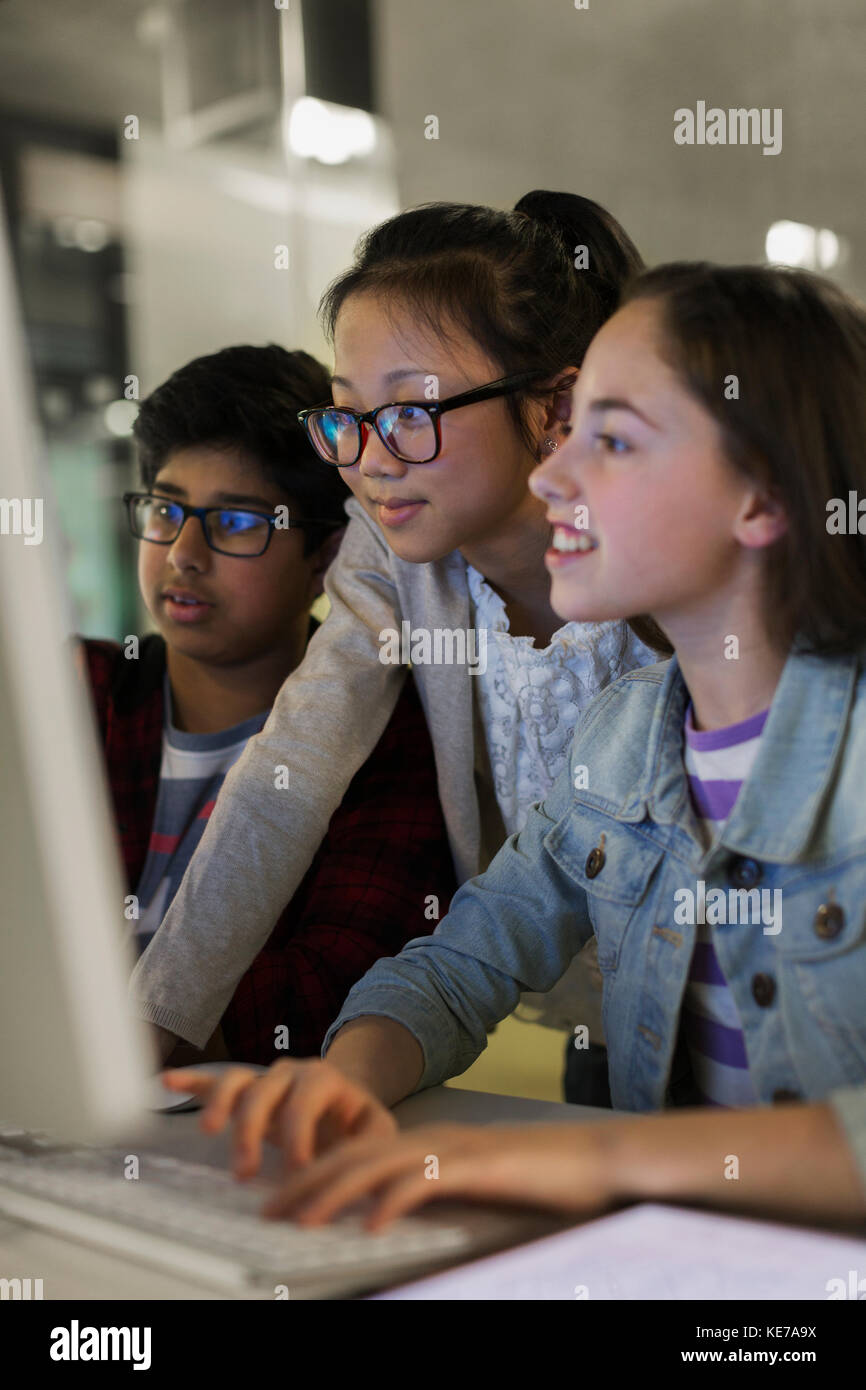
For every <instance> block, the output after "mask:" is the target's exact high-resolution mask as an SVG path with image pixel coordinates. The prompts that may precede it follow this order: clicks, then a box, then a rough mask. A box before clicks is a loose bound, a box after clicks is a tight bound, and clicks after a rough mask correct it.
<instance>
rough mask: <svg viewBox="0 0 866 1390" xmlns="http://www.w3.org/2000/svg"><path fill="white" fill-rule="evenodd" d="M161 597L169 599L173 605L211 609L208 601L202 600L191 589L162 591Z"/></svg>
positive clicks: (211, 605) (199, 595)
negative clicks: (182, 604)
mask: <svg viewBox="0 0 866 1390" xmlns="http://www.w3.org/2000/svg"><path fill="white" fill-rule="evenodd" d="M162 597H163V598H167V599H171V601H172V602H173V603H186V604H189V605H190V606H192V605H193V604H196V603H198V604H202V605H203V606H204V607H206V608H212V607H213V604H212V603H211V602H210V600H209V599H206V598H202V596H201V594H194V593H193V592H192V590H191V589H163V591H162Z"/></svg>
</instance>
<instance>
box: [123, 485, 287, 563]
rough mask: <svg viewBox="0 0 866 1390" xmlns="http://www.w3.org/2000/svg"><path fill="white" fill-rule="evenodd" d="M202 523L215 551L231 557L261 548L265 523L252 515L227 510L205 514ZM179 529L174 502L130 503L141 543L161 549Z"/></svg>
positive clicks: (179, 513)
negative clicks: (153, 543)
mask: <svg viewBox="0 0 866 1390" xmlns="http://www.w3.org/2000/svg"><path fill="white" fill-rule="evenodd" d="M205 520H206V523H207V528H208V538H209V540H210V542H211V544H212V545H213V546H216V547H217V548H218V549H219V550H223V551H227V552H228V553H229V554H232V555H257V554H259V553H260V552H261V551H262V550H263V549H264V547H265V544H266V542H267V536H268V530H269V527H268V523H267V521H266V520H265V518H264V517H262V516H258V515H256V513H255V512H244V511H238V510H236V509H234V508H231V507H227V508H225V509H224V510H219V511H211V512H208V515H207V517H206V518H205ZM182 525H183V512H182V510H181V508H180V507H178V506H177V505H176V504H175V503H174V502H168V501H166V500H165V499H164V498H161V497H139V498H136V499H135V501H134V502H133V526H134V530H135V534H136V535H137V536H139V537H140V538H141V539H142V540H145V541H156V542H157V543H158V544H160V545H165V544H167V543H170V542H171V541H173V540H176V539H177V537H178V535H179V534H180V529H181V526H182Z"/></svg>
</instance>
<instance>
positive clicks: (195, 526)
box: [168, 516, 211, 570]
mask: <svg viewBox="0 0 866 1390" xmlns="http://www.w3.org/2000/svg"><path fill="white" fill-rule="evenodd" d="M210 556H211V549H210V546H209V545H208V543H207V540H206V539H205V534H204V517H197V516H188V517H187V518H186V520H185V521H184V523H183V526H181V528H180V531H179V532H178V534H177V536H176V537H175V539H174V540H173V541H172V543H171V545H170V546H169V548H168V558H169V561H170V563H171V564H172V565H174V567H175V569H178V570H185V569H194V570H205V569H208V568H209V567H210Z"/></svg>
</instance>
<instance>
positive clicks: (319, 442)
mask: <svg viewBox="0 0 866 1390" xmlns="http://www.w3.org/2000/svg"><path fill="white" fill-rule="evenodd" d="M376 424H377V426H378V429H379V435H380V438H381V439H382V440H383V441H384V443H385V445H386V447H387V448H388V449H390V451H391V453H392V454H396V456H397V457H398V458H401V459H404V460H405V461H406V462H407V463H424V462H426V460H428V459H431V458H433V457H434V455H435V453H436V427H435V425H434V424H433V420H432V417H431V416H430V415H429V414H428V413H427V411H426V410H425V409H424V407H423V406H419V405H389V406H386V407H385V408H384V409H383V410H380V411H379V413H378V415H377V416H376ZM311 426H312V428H311V433H312V436H313V442H314V443H315V446H316V448H317V449H318V451H319V453H320V454H321V455H322V457H323V458H325V459H328V461H329V462H331V463H339V464H343V465H347V464H351V463H355V462H356V461H357V459H358V457H359V455H360V453H361V426H360V425H359V424H358V422H357V420H355V418H354V417H353V416H352V415H349V414H348V413H347V412H346V411H344V410H323V411H321V412H320V413H319V414H318V415H314V416H312V417H311Z"/></svg>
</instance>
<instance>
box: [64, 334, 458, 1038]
mask: <svg viewBox="0 0 866 1390" xmlns="http://www.w3.org/2000/svg"><path fill="white" fill-rule="evenodd" d="M328 390H329V384H328V377H327V374H326V373H325V371H324V369H323V368H322V367H321V366H320V365H319V363H317V362H316V361H315V360H314V359H313V358H312V357H310V356H309V355H308V354H306V353H303V352H294V353H289V352H286V351H285V350H284V349H282V348H280V347H277V346H275V345H271V346H269V347H264V348H255V347H234V348H227V349H225V350H223V351H222V352H219V353H216V354H214V355H212V356H209V357H203V358H198V359H196V360H195V361H193V362H191V363H189V364H188V365H187V366H185V367H183V368H181V369H180V370H179V371H177V372H175V373H174V374H173V376H171V377H170V378H169V379H168V381H166V382H165V383H163V385H162V386H160V387H158V388H157V390H155V391H154V392H153V393H152V395H151V396H150V397H148V399H147V400H145V401H144V402H143V404H142V407H141V410H140V413H139V416H138V419H137V421H136V424H135V431H134V433H135V436H136V440H137V443H138V446H139V463H140V471H141V487H140V489H138V490H137V491H134V492H130V493H127V494H126V495H125V497H124V504H125V506H126V508H127V515H128V520H129V525H130V529H131V531H132V534H133V535H134V536H135V537H136V538H137V539H138V541H139V542H140V544H139V558H138V577H139V585H140V588H141V593H142V597H143V600H144V603H145V605H146V607H147V609H148V612H149V613H150V616H151V618H152V620H153V622H154V624H155V626H156V628H157V629H158V632H157V633H151V634H149V635H147V636H145V637H143V638H141V639H140V641H139V642H138V644H137V651H136V645H135V644H134V643H130V642H129V641H127V642H125V643H124V645H123V646H120V645H119V644H117V643H114V642H105V641H97V640H92V639H85V640H84V642H83V643H82V648H83V651H82V655H83V657H84V658H85V665H86V671H87V675H88V677H89V681H90V685H91V688H92V692H93V697H94V701H95V705H96V711H97V717H98V722H99V729H100V734H101V737H102V742H103V746H104V749H105V756H106V763H107V770H108V776H109V783H110V788H111V795H112V799H113V804H114V810H115V814H116V818H117V825H118V832H119V836H120V844H121V851H122V855H123V862H124V867H125V870H126V878H127V882H128V891H129V894H130V895H131V906H130V907H128V909H127V912H128V915H130V916H131V919H132V920H131V923H130V926H131V928H132V930H133V931H134V935H135V938H136V944H137V948H138V950H139V952H141V951H143V950H145V949H146V948H147V946H148V944H149V942H150V941H151V940H152V939H153V937H154V935H155V934H156V932H157V929H158V927H159V924H160V922H161V920H162V917H163V916H164V914H165V912H166V911H167V909H168V907H169V904H170V903H171V901H172V899H173V897H174V894H175V892H176V891H177V888H178V887H179V885H180V882H181V879H182V878H183V875H184V872H185V870H186V866H187V864H188V863H189V861H190V859H191V858H192V855H193V853H194V851H195V849H196V846H197V845H198V843H199V840H200V839H201V836H202V834H203V832H204V828H205V825H206V824H207V820H208V817H209V815H210V812H211V810H212V808H213V805H214V803H215V801H216V797H217V795H218V793H219V790H220V787H221V786H222V783H223V780H224V778H225V776H226V774H227V772H228V771H229V769H230V768H231V767H232V765H233V764H234V763H235V762H236V760H237V759H238V758H239V757H240V754H241V753H242V751H243V749H244V747H245V745H246V742H247V740H248V739H249V738H251V737H253V736H254V735H256V734H258V733H259V732H260V731H261V730H262V729H263V728H264V727H265V725H266V721H267V719H268V715H269V713H270V708H271V705H272V704H273V702H274V699H275V697H276V695H277V692H278V691H279V689H280V687H281V685H282V684H283V682H284V680H285V679H286V677H287V676H288V675H290V673H291V672H292V671H294V669H295V668H296V667H297V666H298V665H299V664H300V662H301V660H302V657H303V655H304V651H305V648H306V644H307V641H308V639H309V637H310V636H311V635H312V632H313V631H314V630H315V628H316V626H317V624H316V622H315V620H314V619H312V618H311V617H310V605H311V604H312V603H313V601H314V600H315V599H316V597H317V596H318V595H319V594H320V593H321V592H322V578H323V575H324V572H325V570H326V569H327V567H328V565H329V563H330V561H331V560H332V559H333V557H334V555H335V554H336V551H337V549H338V546H339V541H340V538H341V536H342V531H343V528H344V527H345V525H346V517H345V515H344V512H343V501H344V499H345V497H346V496H347V495H348V493H347V490H346V487H345V484H344V483H343V481H342V478H341V477H340V475H339V474H338V473H337V471H336V470H332V469H328V468H325V467H323V466H322V463H321V462H320V461H319V460H318V459H317V458H316V457H315V454H314V453H313V451H312V450H311V449H310V447H309V444H308V443H307V440H306V438H305V436H304V432H303V429H302V428H301V426H300V424H299V422H298V419H297V414H298V411H299V409H300V408H301V407H302V406H304V405H305V404H306V403H307V402H309V401H310V400H317V399H319V398H321V397H322V395H323V394H325V393H326V392H327V391H328ZM297 737H298V740H299V742H301V743H302V742H303V730H298V731H297ZM273 756H274V777H275V786H277V787H279V785H280V781H279V779H280V777H281V776H282V775H284V771H285V770H284V769H283V770H282V771H281V764H282V759H281V757H280V749H279V747H276V746H275V747H274V750H273ZM407 766H410V767H411V774H412V775H411V779H407V778H406V768H407ZM309 776H310V778H311V779H315V777H316V776H317V768H316V767H315V766H311V767H310V768H309ZM256 872H257V868H256V866H255V865H253V864H251V865H250V869H249V883H248V891H249V895H250V900H251V903H253V902H254V901H255V893H256ZM453 888H454V881H453V868H452V862H451V855H450V851H449V848H448V842H447V837H446V833H445V827H444V822H443V819H442V813H441V810H440V807H439V803H438V799H437V791H436V773H435V767H434V763H433V755H432V749H431V747H430V740H429V735H428V733H427V728H426V723H425V720H424V716H423V713H422V710H421V706H420V703H419V701H418V697H417V694H416V692H415V689H414V686H413V685H412V683H411V681H409V682H408V683H407V686H406V689H405V692H404V695H403V696H402V697H401V699H400V702H399V704H398V706H397V708H396V710H395V712H394V715H393V717H392V719H391V720H390V723H389V724H388V726H387V728H386V729H385V732H384V734H383V736H382V738H381V740H380V742H379V744H378V746H377V748H376V749H375V751H374V752H373V754H372V756H371V757H370V758H369V759H368V761H367V762H366V763H365V764H364V765H363V766H362V767H361V769H360V771H359V772H358V773H357V774H356V776H355V778H354V779H353V781H352V783H351V785H350V787H349V790H348V792H347V794H346V796H345V798H344V800H343V803H342V805H341V806H340V807H339V808H338V810H337V811H336V812H335V814H334V816H333V818H332V820H331V823H330V826H329V828H328V830H327V834H326V835H325V838H324V840H323V842H322V844H321V846H320V848H319V850H318V853H317V854H316V856H315V858H314V859H313V862H312V864H311V865H310V867H309V870H308V872H307V875H306V877H305V879H304V880H303V882H302V883H301V885H300V887H299V889H298V890H297V892H296V893H295V895H294V897H293V899H292V901H291V902H290V903H289V904H288V905H287V906H286V908H285V910H284V911H283V913H282V915H281V917H280V919H279V921H278V922H277V923H276V924H275V927H274V930H273V932H272V934H271V936H270V938H269V940H268V941H267V943H266V944H265V946H264V948H263V949H262V950H261V951H260V953H259V955H258V956H257V957H256V959H255V960H254V961H253V963H252V965H251V966H250V968H249V969H248V970H247V971H246V973H245V974H244V975H243V976H242V978H241V979H240V981H239V982H235V981H232V983H233V984H234V983H236V984H237V988H236V989H235V993H234V996H233V998H232V1000H231V1003H230V1005H229V1007H228V1009H227V1010H226V1012H225V1014H224V1015H223V1018H222V1023H221V1026H220V1027H219V1028H218V1029H217V1030H216V1032H215V1034H214V1035H213V1037H212V1038H211V1040H210V1042H209V1043H208V1045H207V1047H206V1049H205V1050H204V1052H203V1053H201V1054H199V1053H197V1052H196V1053H195V1054H194V1055H195V1056H197V1057H201V1056H204V1057H219V1056H226V1055H230V1056H231V1057H233V1058H235V1059H238V1060H246V1061H251V1062H260V1063H263V1064H267V1063H269V1062H271V1061H273V1060H274V1059H275V1057H279V1056H280V1055H286V1053H291V1054H295V1055H300V1056H307V1055H309V1054H311V1053H315V1052H317V1051H318V1049H319V1047H320V1045H321V1041H322V1038H323V1036H324V1033H325V1030H326V1028H327V1026H328V1024H329V1023H330V1022H331V1020H332V1018H333V1017H334V1016H335V1014H336V1013H337V1012H338V1010H339V1008H340V1006H341V1004H342V1001H343V998H344V997H345V995H346V993H347V992H348V990H349V988H350V987H351V985H352V984H353V983H354V982H355V981H356V980H358V979H359V978H360V977H361V976H362V975H363V974H364V973H365V971H366V970H367V969H368V968H369V966H370V965H372V963H373V962H374V961H375V960H376V959H378V958H379V956H381V955H383V954H393V953H396V952H397V951H399V950H400V949H401V947H402V945H403V944H404V943H405V942H406V941H407V940H409V939H411V938H412V937H413V936H416V935H418V934H419V933H422V934H423V933H425V932H427V931H430V930H432V928H433V927H434V926H435V921H429V922H427V921H426V920H425V916H424V905H425V901H426V900H427V899H428V896H429V895H430V894H436V895H437V896H438V897H439V899H440V910H441V911H442V912H444V911H445V910H446V908H447V904H448V901H449V899H450V896H451V893H452V891H453ZM217 947H218V943H215V949H216V948H217ZM181 1054H183V1056H182V1055H181ZM188 1056H189V1053H188V1049H181V1050H180V1051H179V1052H178V1053H177V1055H176V1056H175V1057H174V1059H173V1060H175V1061H179V1060H182V1059H185V1058H186V1057H188Z"/></svg>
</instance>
